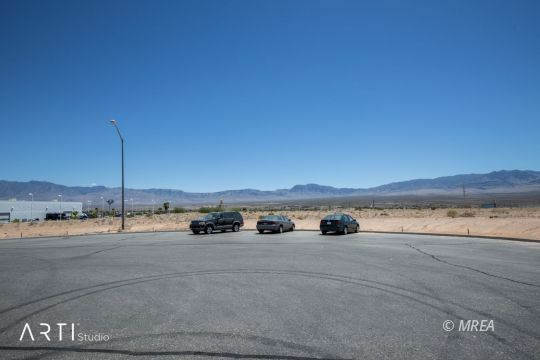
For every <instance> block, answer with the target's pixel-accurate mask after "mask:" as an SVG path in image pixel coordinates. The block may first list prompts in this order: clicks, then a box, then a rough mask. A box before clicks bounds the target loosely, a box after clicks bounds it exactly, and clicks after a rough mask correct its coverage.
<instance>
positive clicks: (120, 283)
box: [0, 269, 540, 339]
mask: <svg viewBox="0 0 540 360" xmlns="http://www.w3.org/2000/svg"><path fill="white" fill-rule="evenodd" d="M228 274H266V275H288V276H304V277H308V278H317V279H323V280H331V281H339V282H342V283H346V284H353V285H358V286H362V287H366V288H371V289H374V290H379V291H382V292H385V293H388V294H392V295H395V296H398V297H401V298H404V299H407V300H410V301H413V302H416V303H419V304H421V305H424V306H426V307H429V308H431V309H433V310H435V311H437V312H441V313H443V314H446V315H448V316H453V317H454V318H459V316H458V315H457V314H456V313H455V312H454V311H449V310H448V304H451V305H454V306H456V307H459V308H462V309H465V310H468V311H472V312H475V313H478V314H479V315H483V316H489V317H491V318H493V319H496V320H497V321H498V322H499V323H502V324H504V325H506V326H508V327H510V328H513V329H515V330H516V331H518V332H521V333H523V334H525V335H527V336H530V337H533V338H536V339H540V336H538V335H536V334H534V333H531V332H530V331H529V330H523V329H520V328H519V327H517V326H516V325H514V324H510V323H508V322H506V321H505V320H503V319H498V318H496V317H495V316H493V315H491V314H487V313H485V312H482V311H479V310H476V309H472V308H470V307H466V306H464V305H461V304H458V303H454V302H451V301H447V300H442V299H437V298H434V297H432V296H430V295H429V294H426V293H422V292H418V291H413V290H408V289H405V288H401V287H398V286H395V285H388V284H384V283H379V282H376V281H372V280H365V279H356V278H353V277H348V276H340V275H332V274H325V273H312V272H307V271H290V270H250V269H237V270H219V271H215V270H214V271H195V272H189V273H173V274H165V275H156V276H153V277H142V278H135V279H132V280H127V281H116V282H112V283H115V285H112V284H102V285H95V286H92V287H89V288H88V289H90V288H93V289H95V288H97V287H102V288H101V289H96V290H92V291H89V292H85V293H82V294H80V295H76V296H73V297H70V298H67V299H63V300H61V301H58V302H56V303H53V304H50V305H47V306H45V307H42V308H40V309H37V310H35V311H32V312H30V313H28V314H26V315H24V316H22V317H20V318H18V319H16V320H14V321H12V322H10V323H9V324H7V325H6V326H4V327H3V328H0V333H5V332H6V331H7V330H9V329H10V328H12V327H13V326H15V325H16V324H18V323H20V322H22V321H24V320H26V319H28V318H30V317H32V316H34V315H36V314H39V313H42V312H44V311H46V310H48V309H51V308H53V307H56V306H58V305H61V304H64V303H67V302H70V301H73V300H77V299H80V298H83V297H86V296H89V295H93V294H96V293H100V292H104V291H107V290H112V289H116V288H121V287H124V286H131V285H136V284H141V283H146V282H152V281H156V280H166V279H175V278H181V277H189V276H205V275H228ZM366 282H367V283H368V284H365V283H366ZM369 283H374V284H376V285H370V284H369ZM110 285H112V286H110ZM377 285H378V286H377ZM103 286H105V287H103ZM381 286H384V287H389V288H391V289H395V290H399V291H403V292H407V293H410V294H415V295H420V296H424V297H427V298H428V299H432V300H435V301H437V302H439V303H442V304H444V306H443V307H441V306H437V305H434V304H431V303H429V302H427V301H424V300H421V299H417V298H415V297H413V296H412V295H408V294H403V293H401V292H398V291H395V290H389V289H386V288H384V287H381ZM88 289H85V290H88ZM74 292H76V291H72V292H67V293H74ZM52 297H55V296H50V297H49V298H52ZM34 302H36V301H34Z"/></svg>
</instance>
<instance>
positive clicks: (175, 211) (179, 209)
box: [172, 207, 186, 214]
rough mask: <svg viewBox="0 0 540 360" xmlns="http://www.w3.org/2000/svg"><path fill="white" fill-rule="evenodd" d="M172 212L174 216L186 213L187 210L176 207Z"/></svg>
mask: <svg viewBox="0 0 540 360" xmlns="http://www.w3.org/2000/svg"><path fill="white" fill-rule="evenodd" d="M172 212H173V213H174V214H183V213H185V212H186V209H184V208H182V207H175V208H174V209H173V210H172Z"/></svg>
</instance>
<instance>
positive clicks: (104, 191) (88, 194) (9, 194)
mask: <svg viewBox="0 0 540 360" xmlns="http://www.w3.org/2000/svg"><path fill="white" fill-rule="evenodd" d="M463 186H465V188H466V191H467V194H489V193H516V192H528V191H539V190H540V171H530V170H511V171H507V170H502V171H494V172H491V173H488V174H466V175H454V176H445V177H439V178H435V179H416V180H408V181H401V182H395V183H390V184H386V185H381V186H377V187H373V188H368V189H354V188H335V187H332V186H323V185H317V184H306V185H295V186H293V187H292V188H291V189H280V190H273V191H262V190H256V189H242V190H226V191H219V192H212V193H190V192H185V191H182V190H173V189H141V190H138V189H126V194H125V199H127V200H129V199H133V202H134V203H135V204H151V203H152V201H155V203H156V204H161V203H163V202H164V201H170V202H172V203H173V204H180V205H189V204H193V205H195V204H215V203H217V202H219V200H220V199H223V200H224V201H225V202H226V203H246V202H271V201H283V200H295V199H317V198H333V197H349V196H387V195H388V196H391V195H407V194H409V195H441V194H443V195H456V196H458V195H460V194H461V193H462V191H463ZM28 193H33V194H34V199H35V200H53V199H58V195H59V194H62V199H63V200H64V201H83V202H86V201H89V200H90V201H91V202H92V204H93V206H100V204H101V201H102V200H101V197H103V199H105V200H107V199H113V200H114V201H115V203H116V204H118V203H120V188H108V187H105V186H91V187H84V186H64V185H57V184H53V183H50V182H45V181H29V182H18V181H4V180H0V199H11V198H16V199H19V200H27V199H28Z"/></svg>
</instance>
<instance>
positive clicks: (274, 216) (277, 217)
mask: <svg viewBox="0 0 540 360" xmlns="http://www.w3.org/2000/svg"><path fill="white" fill-rule="evenodd" d="M262 219H263V220H281V216H277V215H266V216H264V217H263V218H262Z"/></svg>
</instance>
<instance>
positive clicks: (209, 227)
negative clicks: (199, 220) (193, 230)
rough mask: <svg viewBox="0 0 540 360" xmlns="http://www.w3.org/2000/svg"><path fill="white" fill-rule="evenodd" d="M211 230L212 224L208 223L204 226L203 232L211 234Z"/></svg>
mask: <svg viewBox="0 0 540 360" xmlns="http://www.w3.org/2000/svg"><path fill="white" fill-rule="evenodd" d="M212 231H214V229H213V228H212V226H210V225H208V226H207V227H205V228H204V232H205V233H206V234H211V233H212Z"/></svg>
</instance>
